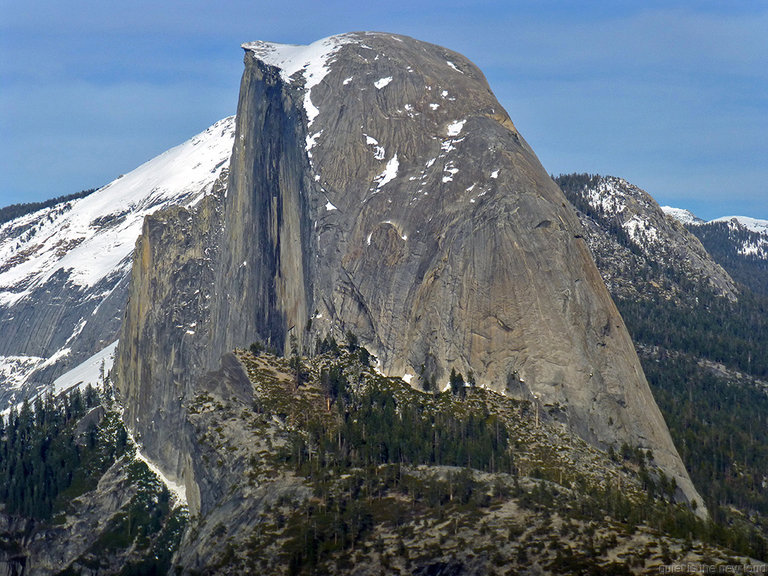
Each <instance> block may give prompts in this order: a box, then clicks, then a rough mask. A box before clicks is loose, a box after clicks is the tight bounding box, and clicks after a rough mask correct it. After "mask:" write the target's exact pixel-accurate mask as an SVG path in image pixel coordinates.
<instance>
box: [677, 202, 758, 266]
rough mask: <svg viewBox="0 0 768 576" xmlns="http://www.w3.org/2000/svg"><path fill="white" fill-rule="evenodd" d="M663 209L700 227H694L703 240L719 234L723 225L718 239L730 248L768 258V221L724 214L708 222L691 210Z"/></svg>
mask: <svg viewBox="0 0 768 576" xmlns="http://www.w3.org/2000/svg"><path fill="white" fill-rule="evenodd" d="M662 209H663V210H664V212H665V213H666V214H668V215H669V216H672V217H673V218H675V219H676V220H679V221H680V222H682V223H683V224H685V225H688V226H696V227H699V228H701V229H702V230H697V229H692V230H693V231H694V233H695V234H696V235H697V236H699V238H700V239H702V241H704V238H702V236H708V237H710V238H712V237H713V236H715V235H716V234H717V232H718V228H722V229H723V230H720V234H719V236H720V238H718V239H717V240H719V241H720V242H721V243H722V242H727V243H729V244H731V246H730V247H731V248H732V250H733V252H734V253H735V254H736V255H739V256H746V257H752V258H756V259H758V260H768V220H759V219H757V218H750V217H749V216H722V217H720V218H715V219H714V220H710V221H708V222H707V221H705V220H702V219H701V218H697V217H696V216H694V215H693V214H692V213H691V212H689V211H688V210H684V209H681V208H672V207H670V206H664V207H663V208H662ZM721 248H724V247H721ZM716 252H717V250H716ZM715 256H717V254H715Z"/></svg>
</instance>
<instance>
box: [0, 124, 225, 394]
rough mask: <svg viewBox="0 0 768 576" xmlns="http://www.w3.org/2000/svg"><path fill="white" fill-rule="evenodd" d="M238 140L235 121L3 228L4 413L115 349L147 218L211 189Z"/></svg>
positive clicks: (0, 353)
mask: <svg viewBox="0 0 768 576" xmlns="http://www.w3.org/2000/svg"><path fill="white" fill-rule="evenodd" d="M233 138H234V118H233V117H230V118H226V119H224V120H221V121H220V122H217V123H216V124H214V125H213V126H211V127H210V128H209V129H208V130H206V131H204V132H202V133H201V134H199V135H198V136H195V137H194V138H192V139H190V140H189V141H187V142H185V143H183V144H181V145H179V146H177V147H175V148H172V149H171V150H168V151H167V152H165V153H163V154H161V155H160V156H158V157H156V158H154V159H152V160H150V161H149V162H147V163H145V164H143V165H142V166H140V167H138V168H137V169H136V170H134V171H132V172H130V173H128V174H126V175H124V176H121V177H120V178H118V179H117V180H115V181H113V182H111V183H110V184H108V185H107V186H104V187H103V188H100V189H99V190H97V191H93V192H88V193H87V194H83V193H81V194H80V195H76V196H80V197H74V198H69V197H68V198H64V199H63V200H62V201H60V202H57V203H53V204H51V203H43V204H45V207H43V208H42V209H38V210H36V211H34V212H32V213H28V214H24V215H22V216H19V217H16V218H14V219H12V220H10V221H8V222H6V223H4V224H2V226H0V334H2V337H0V409H4V408H6V407H7V406H8V405H9V404H12V403H16V402H20V401H21V400H22V399H23V398H25V397H30V396H32V395H34V394H35V393H36V392H37V391H40V390H44V389H46V388H47V387H49V386H51V385H52V383H53V382H54V380H55V379H56V378H57V377H59V376H61V375H62V374H63V373H64V372H65V371H66V370H68V369H71V368H75V367H77V366H78V365H79V364H80V363H82V362H84V361H86V360H87V359H88V358H90V357H95V358H99V356H98V355H99V353H101V352H102V351H103V350H105V349H106V348H107V347H108V346H110V345H113V344H114V342H115V341H116V340H117V334H118V330H119V327H120V323H121V322H122V315H123V309H124V306H125V299H126V298H127V284H128V274H129V272H130V266H131V256H132V254H133V249H134V245H135V243H136V239H137V238H138V236H139V234H140V232H141V227H142V224H143V221H144V217H145V216H146V215H148V214H151V213H153V212H155V211H157V210H160V209H162V208H164V207H167V206H171V205H175V204H181V205H186V206H192V205H194V204H196V203H197V202H199V201H200V199H201V198H202V197H203V196H204V195H205V194H208V193H211V192H212V191H213V190H214V188H215V186H216V182H217V181H219V179H220V178H221V177H222V175H226V173H227V167H228V165H229V156H230V154H231V149H232V140H233ZM48 204H51V205H48ZM112 348H114V346H112ZM104 356H105V358H104V359H105V360H106V361H107V368H108V367H109V366H108V364H109V361H108V360H109V356H108V354H105V355H104ZM75 383H76V382H72V384H75Z"/></svg>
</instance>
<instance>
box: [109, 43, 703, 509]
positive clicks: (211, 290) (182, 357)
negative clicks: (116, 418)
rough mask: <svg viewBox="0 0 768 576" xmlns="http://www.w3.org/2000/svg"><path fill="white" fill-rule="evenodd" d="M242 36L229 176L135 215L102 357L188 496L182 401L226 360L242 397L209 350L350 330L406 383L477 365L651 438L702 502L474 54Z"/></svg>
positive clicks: (534, 394)
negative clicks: (191, 198)
mask: <svg viewBox="0 0 768 576" xmlns="http://www.w3.org/2000/svg"><path fill="white" fill-rule="evenodd" d="M243 48H244V50H245V72H244V74H243V78H242V82H241V88H240V99H239V103H238V112H237V118H236V132H235V139H234V148H233V151H232V157H231V161H230V173H229V180H228V184H227V189H226V194H218V195H217V194H211V195H209V196H208V197H207V198H206V199H204V200H203V201H201V202H200V203H199V205H198V206H197V207H196V208H195V209H193V210H186V209H172V210H168V211H164V212H161V213H158V214H156V215H155V216H152V217H149V218H147V219H146V220H145V223H144V230H143V233H142V237H141V238H140V240H139V241H138V243H137V246H136V252H135V254H136V255H135V258H134V262H133V271H132V280H131V288H130V290H129V304H128V306H127V312H126V317H125V320H124V322H123V325H122V331H121V334H120V344H119V349H118V354H117V359H116V368H117V385H118V389H119V391H120V394H121V396H122V399H123V402H124V404H125V406H126V409H125V419H126V423H127V425H128V426H129V427H130V428H131V429H132V430H133V431H134V433H135V434H136V437H137V438H138V439H140V441H141V442H143V443H144V446H145V454H146V455H147V456H149V457H151V458H153V459H154V460H155V461H156V462H157V463H158V464H159V465H160V466H161V468H163V469H164V471H166V472H167V473H168V475H169V476H170V477H171V478H173V479H180V480H182V481H183V482H184V483H185V484H186V486H187V495H188V498H189V502H190V508H191V511H192V512H193V514H194V513H197V512H198V511H202V512H203V513H204V512H205V511H206V509H207V507H209V506H210V505H211V504H210V502H211V500H210V496H211V492H210V490H211V488H210V483H209V482H208V480H207V478H208V474H209V472H208V471H207V470H206V467H205V466H204V465H203V464H202V463H201V462H199V461H198V460H197V459H196V456H195V448H194V442H193V441H192V440H191V435H190V433H189V427H188V423H187V419H186V416H185V411H184V408H183V406H184V403H185V402H187V401H189V400H190V399H191V398H192V397H193V396H194V395H195V394H196V393H197V392H198V391H199V390H200V389H201V386H202V387H204V386H211V385H213V384H212V382H215V381H219V380H221V378H224V379H225V380H226V379H227V378H228V379H229V380H231V381H232V382H234V384H233V386H235V389H236V390H237V391H238V392H237V393H238V394H246V395H247V394H248V392H247V386H246V385H245V384H244V383H243V381H242V379H241V378H239V377H238V376H237V374H238V372H237V369H235V368H234V367H233V365H232V364H231V363H225V366H224V367H221V365H220V358H221V356H222V355H223V354H226V353H227V352H228V351H230V350H232V349H233V348H235V347H237V346H247V345H248V344H250V343H251V342H254V341H261V342H263V343H264V344H265V345H267V346H270V347H273V348H276V349H277V350H280V351H282V352H285V353H305V354H309V353H312V352H313V350H314V347H315V343H316V342H318V341H320V340H323V339H324V338H326V337H329V336H333V337H335V338H337V339H339V338H343V337H344V335H346V334H354V335H356V337H357V338H358V339H359V342H360V343H361V344H362V345H364V346H366V347H367V348H368V349H369V350H370V351H371V352H373V354H374V355H375V356H376V357H377V358H378V362H379V365H378V367H379V369H380V371H381V372H382V373H384V374H386V375H389V376H397V377H402V378H403V379H404V380H406V381H407V382H410V383H411V384H412V385H417V384H418V385H421V386H424V387H430V386H437V387H440V388H442V387H444V386H446V385H447V384H448V380H449V373H451V372H452V371H453V370H455V371H458V372H461V373H463V374H465V375H470V374H471V375H472V377H473V379H474V380H475V381H476V382H477V383H478V384H479V385H480V386H483V387H487V388H490V389H493V390H495V391H497V392H502V393H505V394H507V395H510V396H518V397H522V398H524V399H526V400H532V401H534V402H535V403H536V404H537V406H539V407H540V408H541V410H542V411H548V412H550V413H553V414H559V415H560V416H559V418H561V419H562V423H563V425H564V426H565V427H566V428H568V429H569V430H571V431H572V432H573V433H576V434H577V435H579V436H581V437H582V438H584V439H586V440H587V441H589V442H591V443H593V444H595V445H598V446H601V447H605V448H607V447H609V446H619V445H621V444H628V445H630V446H635V447H639V448H643V449H650V450H652V452H653V455H654V459H655V462H656V464H657V465H658V466H659V467H661V468H662V469H663V470H664V471H665V472H666V473H667V474H668V475H669V476H670V477H672V478H674V479H675V481H676V485H677V486H678V487H679V489H680V490H681V491H682V492H681V493H680V495H681V496H683V497H684V498H685V499H687V500H694V499H696V500H698V501H699V503H700V502H701V499H700V498H699V497H698V495H697V494H696V491H695V489H694V487H693V485H692V484H691V482H690V480H689V478H688V474H687V472H686V471H685V468H684V466H683V464H682V462H681V461H680V458H679V456H678V454H677V451H676V449H675V447H674V445H673V443H672V441H671V439H670V436H669V433H668V430H667V427H666V425H665V423H664V420H663V418H662V416H661V414H660V412H659V410H658V408H657V406H656V404H655V402H654V400H653V397H652V396H651V393H650V391H649V388H648V385H647V383H646V380H645V378H644V376H643V372H642V369H641V367H640V364H639V362H638V359H637V356H636V354H635V352H634V349H633V347H632V342H631V340H630V337H629V335H628V333H627V331H626V329H625V327H624V323H623V321H622V319H621V317H620V315H619V313H618V311H617V310H616V308H615V306H614V304H613V302H612V300H611V298H610V296H609V294H608V291H607V289H606V287H605V284H604V283H603V281H602V279H601V277H600V274H599V273H598V271H597V268H596V267H595V264H594V262H593V260H592V257H591V255H590V251H589V248H588V246H587V245H586V242H585V240H584V233H583V230H582V227H581V225H580V223H579V221H578V219H577V218H576V216H575V215H574V214H573V210H572V209H571V208H569V207H568V204H567V202H566V199H565V197H564V196H563V193H562V192H561V191H560V189H559V188H558V186H557V185H556V184H555V183H554V182H553V181H552V180H551V178H550V177H549V176H548V174H547V173H546V171H545V170H544V169H543V168H542V166H541V164H540V163H539V161H538V159H537V158H536V156H535V154H534V153H533V151H532V150H531V148H530V146H529V145H528V144H527V143H526V142H525V140H524V139H523V138H522V136H521V135H520V134H519V133H518V131H517V130H516V129H515V126H514V124H513V123H512V121H511V120H510V118H509V116H508V115H507V113H506V112H505V111H504V109H503V108H502V107H501V105H500V104H499V103H498V101H497V100H496V98H495V97H494V96H493V93H492V92H491V90H490V88H489V86H488V84H487V82H486V80H485V78H484V76H483V74H482V73H481V72H480V70H479V69H478V68H477V67H475V66H474V65H473V64H472V63H471V62H469V61H468V60H467V59H466V58H464V57H463V56H461V55H460V54H457V53H455V52H452V51H450V50H447V49H445V48H442V47H439V46H435V45H432V44H427V43H424V42H419V41H416V40H414V39H412V38H408V37H405V36H397V35H392V34H383V33H353V34H345V35H341V36H334V37H331V38H327V39H324V40H320V41H318V42H316V43H314V44H311V45H309V46H306V47H299V46H283V45H277V44H271V43H265V42H254V43H248V44H244V45H243ZM206 372H208V373H209V376H203V375H204V374H205V373H206ZM211 375H217V376H211ZM227 375H229V376H227ZM244 386H246V387H245V388H244ZM185 434H186V435H185ZM172 435H176V437H178V438H180V445H175V446H170V445H169V443H168V442H167V438H168V437H170V436H172ZM185 438H186V440H185ZM206 502H208V504H206Z"/></svg>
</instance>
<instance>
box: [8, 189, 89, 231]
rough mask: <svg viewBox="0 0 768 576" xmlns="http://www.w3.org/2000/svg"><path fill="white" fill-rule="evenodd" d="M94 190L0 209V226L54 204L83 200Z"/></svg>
mask: <svg viewBox="0 0 768 576" xmlns="http://www.w3.org/2000/svg"><path fill="white" fill-rule="evenodd" d="M96 190H98V188H89V189H88V190H82V191H80V192H75V193H74V194H67V195H65V196H59V197H57V198H51V199H50V200H44V201H42V202H25V203H22V204H11V205H10V206H6V207H4V208H0V224H5V223H6V222H10V221H11V220H13V219H15V218H20V217H21V216H26V215H27V214H31V213H32V212H37V211H38V210H42V209H43V208H50V207H51V206H55V205H56V204H60V203H62V202H70V201H72V200H79V199H80V198H85V197H86V196H89V195H90V194H93V193H94V192H96Z"/></svg>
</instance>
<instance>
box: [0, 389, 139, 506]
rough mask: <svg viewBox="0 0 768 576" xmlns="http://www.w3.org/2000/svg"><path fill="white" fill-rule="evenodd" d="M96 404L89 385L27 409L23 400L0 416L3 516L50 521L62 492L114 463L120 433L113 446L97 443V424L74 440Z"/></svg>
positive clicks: (122, 443) (97, 400) (123, 442)
mask: <svg viewBox="0 0 768 576" xmlns="http://www.w3.org/2000/svg"><path fill="white" fill-rule="evenodd" d="M99 403H100V398H99V394H98V392H97V391H96V390H94V389H93V388H91V387H88V388H87V389H86V390H85V392H81V391H80V390H79V389H75V390H74V391H73V392H71V393H69V394H68V395H65V396H63V397H62V398H60V399H54V398H53V397H52V396H51V395H50V394H49V395H47V396H46V397H45V398H44V399H42V398H38V399H36V400H35V401H34V403H33V404H32V405H30V403H29V402H28V401H26V400H25V401H24V403H23V404H22V405H21V407H20V409H19V410H18V411H17V410H16V409H15V408H12V409H11V410H10V412H9V414H8V417H7V418H2V417H0V502H2V503H3V504H4V505H5V510H4V511H5V512H6V513H7V514H10V515H14V516H24V517H28V518H37V519H41V520H47V519H50V518H51V516H52V514H53V513H54V511H55V510H56V509H57V504H58V501H57V499H59V497H60V496H62V495H63V494H64V492H65V491H67V490H68V489H71V488H80V487H81V486H73V484H77V485H82V486H86V485H88V483H89V481H90V478H91V477H92V473H93V472H95V471H97V470H101V469H106V467H108V465H109V464H111V463H112V462H114V458H115V456H116V453H117V452H120V451H121V450H122V449H124V448H125V445H126V442H127V435H125V433H124V430H123V435H122V436H118V439H117V440H118V442H117V445H114V446H113V445H111V444H109V443H105V442H100V438H99V427H98V424H99V422H98V420H94V421H93V422H91V423H90V424H89V425H88V426H87V427H85V429H84V430H82V431H81V432H82V436H81V437H76V436H79V435H76V432H77V424H78V421H80V420H81V419H82V418H83V417H84V416H85V415H86V413H88V411H90V410H91V409H93V408H94V407H95V406H97V405H98V404H99ZM105 451H106V452H107V453H105ZM101 471H102V472H103V470H101ZM99 476H100V475H99ZM95 477H96V478H98V476H95ZM78 491H79V492H80V493H82V492H83V491H84V490H78Z"/></svg>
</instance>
